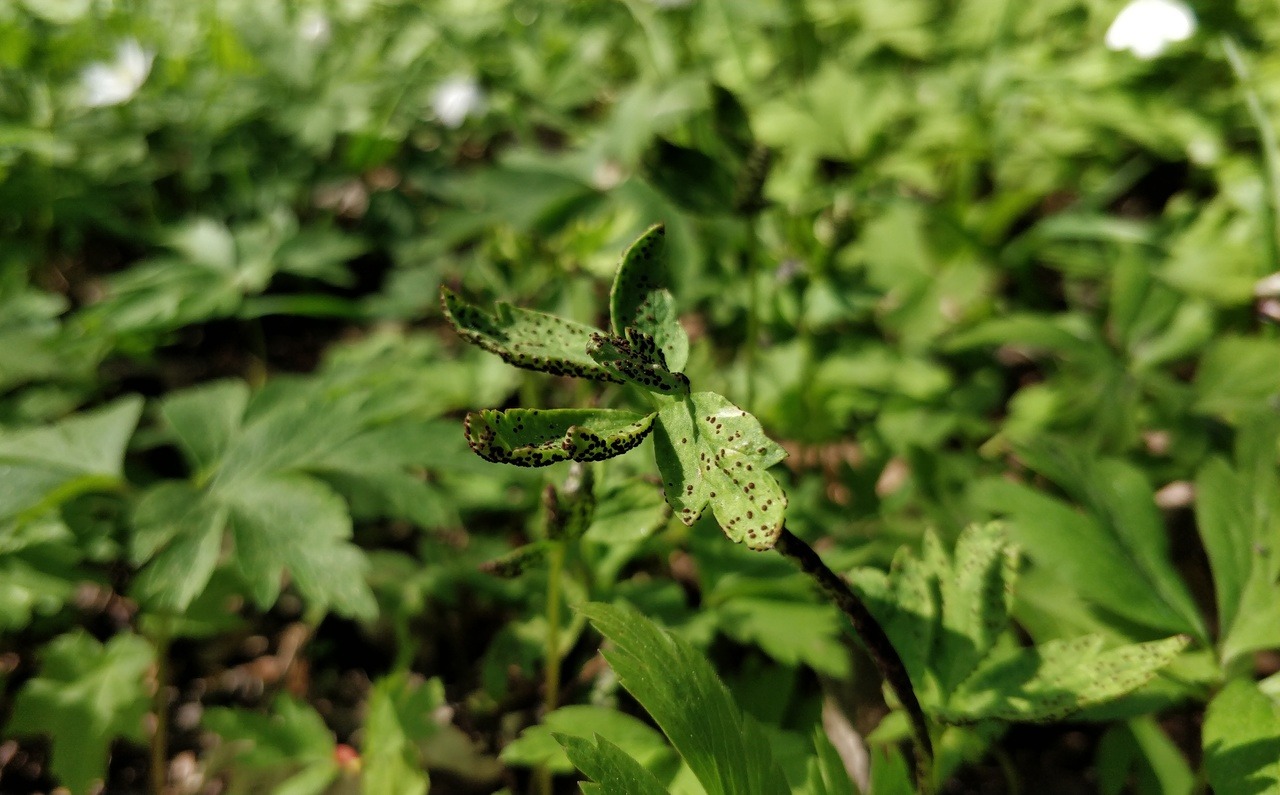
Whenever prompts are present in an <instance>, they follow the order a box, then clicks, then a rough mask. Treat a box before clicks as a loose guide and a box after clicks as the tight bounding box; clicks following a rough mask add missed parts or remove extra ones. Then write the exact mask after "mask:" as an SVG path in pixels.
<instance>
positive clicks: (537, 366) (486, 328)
mask: <svg viewBox="0 0 1280 795" xmlns="http://www.w3.org/2000/svg"><path fill="white" fill-rule="evenodd" d="M440 304H441V306H442V307H443V308H444V315H445V317H446V318H448V319H449V322H450V323H452V324H453V327H454V329H456V330H457V332H458V334H459V335H461V336H462V337H463V338H464V339H466V340H467V341H468V342H470V343H472V344H474V345H478V346H479V347H481V348H484V349H485V350H486V351H489V352H490V353H496V354H497V355H499V356H501V357H502V359H503V361H505V362H507V363H508V364H512V365H515V366H516V367H523V368H525V369H526V370H537V371H538V372H542V373H551V374H552V375H568V376H575V377H578V378H590V379H592V380H595V381H613V382H616V383H622V378H621V377H620V376H618V375H616V374H614V373H612V372H610V371H609V370H607V369H606V368H604V367H601V366H600V365H599V364H597V363H596V362H594V361H592V359H591V357H590V356H588V355H587V345H588V344H589V343H590V342H591V335H592V334H599V333H601V332H600V330H599V329H596V328H592V327H591V326H587V325H584V324H582V323H575V322H573V321H572V320H565V319H564V318H560V317H556V316H555V315H548V314H545V313H542V312H534V311H533V310H530V309H520V308H518V307H514V306H511V305H510V304H505V303H501V302H499V303H497V304H495V305H494V308H493V314H490V313H488V312H486V311H484V310H483V309H481V308H480V307H478V306H476V305H474V304H471V303H468V302H466V301H464V300H463V299H461V298H459V297H458V296H457V295H456V294H455V293H454V292H452V291H451V290H449V289H448V288H447V287H441V288H440Z"/></svg>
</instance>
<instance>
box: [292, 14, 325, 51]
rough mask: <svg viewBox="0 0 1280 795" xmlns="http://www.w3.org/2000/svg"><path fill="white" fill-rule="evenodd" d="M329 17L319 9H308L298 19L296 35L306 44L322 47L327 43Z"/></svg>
mask: <svg viewBox="0 0 1280 795" xmlns="http://www.w3.org/2000/svg"><path fill="white" fill-rule="evenodd" d="M331 33H332V30H331V29H330V27H329V18H328V17H326V16H325V15H324V14H321V13H320V12H319V11H308V12H307V13H305V14H303V15H302V19H300V20H299V21H298V35H299V36H301V37H302V40H303V41H305V42H306V43H308V44H314V45H316V46H317V47H323V46H324V45H325V44H328V43H329V35H330V34H331Z"/></svg>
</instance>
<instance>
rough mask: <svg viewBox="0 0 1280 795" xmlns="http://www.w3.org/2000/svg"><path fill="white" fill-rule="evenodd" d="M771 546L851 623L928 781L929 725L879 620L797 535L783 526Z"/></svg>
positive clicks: (923, 778) (920, 774) (924, 780)
mask: <svg viewBox="0 0 1280 795" xmlns="http://www.w3.org/2000/svg"><path fill="white" fill-rule="evenodd" d="M774 548H775V549H777V550H778V552H780V553H782V554H783V555H785V556H786V557H788V558H791V559H792V560H793V561H795V563H796V565H798V566H799V567H800V570H801V571H803V572H804V573H805V574H808V575H809V576H810V577H812V578H813V580H814V582H816V583H817V585H818V587H819V588H821V589H822V592H823V593H825V594H826V595H827V598H828V599H830V600H831V601H832V602H833V603H835V606H836V607H838V608H839V609H840V612H842V613H844V615H845V617H846V618H848V619H849V623H850V624H852V625H853V631H854V632H855V633H856V634H857V636H858V639H859V640H861V641H862V645H863V647H864V648H865V649H866V650H867V653H868V654H869V655H870V656H871V661H872V662H874V663H875V665H876V667H877V668H879V669H880V675H881V676H883V677H884V679H885V681H886V682H888V683H889V687H891V688H893V692H894V695H896V696H897V697H898V701H899V702H901V703H902V708H903V709H905V710H906V712H907V717H908V718H910V720H911V733H912V735H914V737H915V741H916V748H917V754H916V778H917V780H918V783H919V784H920V785H921V787H922V788H923V787H925V785H926V784H928V783H929V774H928V769H929V765H930V763H931V762H932V761H933V741H932V740H931V739H930V738H929V724H928V722H927V721H926V720H925V717H924V710H922V709H921V708H920V701H919V700H918V699H917V698H916V691H915V688H913V687H912V685H911V677H910V676H908V675H907V668H906V666H905V665H903V664H902V658H901V657H899V656H898V652H897V650H896V649H894V648H893V644H892V643H891V642H890V641H889V636H888V635H886V634H885V632H884V629H883V628H882V627H881V626H880V622H878V621H876V619H875V616H873V615H871V611H870V610H868V609H867V606H866V605H865V604H863V602H862V600H861V599H859V598H858V595H857V594H855V593H854V592H853V589H852V588H850V587H849V584H848V583H846V582H845V581H844V580H843V579H841V578H840V576H839V575H837V574H836V573H835V572H834V571H832V570H831V569H830V568H828V567H827V564H825V563H823V562H822V558H820V557H818V553H817V552H814V551H813V547H811V546H809V545H808V544H807V543H805V542H804V541H802V540H800V539H799V538H797V537H796V536H795V535H794V534H793V533H792V532H791V531H790V530H788V529H787V528H786V527H785V526H784V527H783V528H782V535H780V536H779V537H778V544H777V546H776V547H774Z"/></svg>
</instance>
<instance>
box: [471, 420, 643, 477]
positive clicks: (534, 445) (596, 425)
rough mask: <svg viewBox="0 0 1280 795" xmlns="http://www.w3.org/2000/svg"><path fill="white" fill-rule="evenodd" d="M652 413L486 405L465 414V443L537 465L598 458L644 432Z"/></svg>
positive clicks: (499, 459) (495, 456) (486, 454)
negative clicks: (506, 407) (479, 409)
mask: <svg viewBox="0 0 1280 795" xmlns="http://www.w3.org/2000/svg"><path fill="white" fill-rule="evenodd" d="M654 416H655V415H653V414H649V415H644V414H636V413H634V412H630V411H614V410H608V409H549V410H538V409H510V410H508V411H498V410H495V409H486V410H484V411H473V412H471V413H470V414H468V415H467V419H466V423H465V428H466V434H467V443H468V444H469V445H471V449H472V450H474V451H475V453H476V455H478V456H480V457H481V458H483V459H485V460H486V461H492V462H494V463H498V464H514V465H515V466H525V467H542V466H549V465H551V464H554V463H557V462H559V461H584V462H585V461H603V460H605V459H606V458H613V457H614V456H617V455H621V454H623V453H625V452H627V451H628V450H631V449H632V448H633V447H635V446H636V445H638V444H640V442H642V441H644V438H645V437H646V436H648V435H649V431H650V430H652V428H653V419H654Z"/></svg>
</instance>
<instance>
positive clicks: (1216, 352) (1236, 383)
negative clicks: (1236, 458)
mask: <svg viewBox="0 0 1280 795" xmlns="http://www.w3.org/2000/svg"><path fill="white" fill-rule="evenodd" d="M1195 393H1196V404H1195V407H1196V409H1197V410H1198V411H1202V412H1205V413H1206V414H1213V415H1215V416H1217V417H1220V418H1222V419H1224V420H1226V421H1227V422H1230V423H1235V422H1236V421H1237V420H1239V419H1240V418H1241V417H1243V416H1246V415H1251V414H1254V413H1256V412H1257V411H1259V410H1265V409H1266V408H1267V406H1268V401H1271V400H1273V399H1274V398H1275V397H1276V395H1277V394H1280V342H1277V341H1276V340H1272V339H1261V338H1257V337H1225V338H1222V339H1219V340H1217V341H1216V342H1215V343H1214V344H1213V345H1212V346H1210V348H1209V350H1208V351H1206V352H1205V354H1204V356H1203V357H1201V359H1200V366H1199V367H1198V368H1197V370H1196V381H1195Z"/></svg>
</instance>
